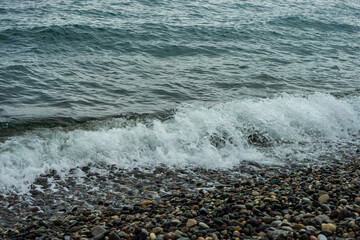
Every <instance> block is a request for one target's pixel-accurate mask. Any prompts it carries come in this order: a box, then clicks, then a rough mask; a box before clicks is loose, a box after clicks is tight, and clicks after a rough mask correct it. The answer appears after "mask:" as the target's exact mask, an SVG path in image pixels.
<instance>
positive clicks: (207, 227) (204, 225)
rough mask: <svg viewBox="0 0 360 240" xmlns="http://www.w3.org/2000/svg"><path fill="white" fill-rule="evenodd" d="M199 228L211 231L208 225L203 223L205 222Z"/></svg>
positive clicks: (200, 223)
mask: <svg viewBox="0 0 360 240" xmlns="http://www.w3.org/2000/svg"><path fill="white" fill-rule="evenodd" d="M199 226H200V227H201V228H205V229H210V227H209V226H208V225H207V224H206V223H203V222H199Z"/></svg>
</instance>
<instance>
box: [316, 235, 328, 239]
mask: <svg viewBox="0 0 360 240" xmlns="http://www.w3.org/2000/svg"><path fill="white" fill-rule="evenodd" d="M317 238H318V240H327V237H325V235H322V234H319V235H318V236H317Z"/></svg>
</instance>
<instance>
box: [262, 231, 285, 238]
mask: <svg viewBox="0 0 360 240" xmlns="http://www.w3.org/2000/svg"><path fill="white" fill-rule="evenodd" d="M288 234H289V232H288V231H284V230H275V231H269V232H267V234H266V236H267V237H269V238H272V239H277V238H281V237H283V238H286V236H287V235H288Z"/></svg>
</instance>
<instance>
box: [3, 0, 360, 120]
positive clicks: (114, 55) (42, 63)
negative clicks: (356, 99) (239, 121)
mask: <svg viewBox="0 0 360 240" xmlns="http://www.w3.org/2000/svg"><path fill="white" fill-rule="evenodd" d="M0 23H1V24H0V53H1V58H0V89H1V91H0V103H1V105H0V109H1V110H0V117H2V119H9V118H20V119H22V118H47V117H54V116H58V117H60V116H61V117H76V118H81V117H102V116H106V115H117V114H121V113H158V112H163V111H168V110H170V109H173V108H175V107H177V106H178V105H179V104H180V103H184V102H191V103H203V102H207V103H218V102H224V101H228V100H233V99H243V98H248V97H269V96H272V95H273V94H276V93H281V92H287V93H301V94H308V93H312V92H315V91H316V92H343V91H344V92H349V91H350V92H351V91H354V90H357V89H359V88H360V78H359V76H360V59H359V53H360V2H358V1H353V0H348V1H327V0H326V1H325V0H318V1H275V0H273V1H218V0H217V1H111V0H107V1H96V0H87V1H54V0H50V1H48V0H47V1H24V0H21V1H20V0H19V1H7V0H4V1H1V3H0Z"/></svg>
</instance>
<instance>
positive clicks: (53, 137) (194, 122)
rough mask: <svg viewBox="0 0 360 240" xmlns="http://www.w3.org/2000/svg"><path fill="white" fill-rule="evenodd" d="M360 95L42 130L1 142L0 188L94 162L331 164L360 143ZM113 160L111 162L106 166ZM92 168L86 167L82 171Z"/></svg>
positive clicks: (224, 106)
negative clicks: (329, 162) (329, 159)
mask: <svg viewBox="0 0 360 240" xmlns="http://www.w3.org/2000/svg"><path fill="white" fill-rule="evenodd" d="M359 133H360V96H358V95H350V96H345V97H335V96H332V95H329V94H320V93H318V94H312V95H308V96H300V95H298V96H295V95H287V94H283V95H281V96H278V97H274V98H268V99H261V100H259V99H257V100H254V99H247V100H237V101H230V102H225V103H221V104H215V105H212V106H205V105H190V104H188V105H183V106H182V107H180V108H178V109H177V110H176V112H175V113H174V114H172V115H169V116H168V117H166V119H162V120H160V119H156V118H152V117H142V118H140V117H138V118H133V119H129V118H109V119H105V120H94V121H91V122H88V123H87V124H86V126H82V127H79V128H75V129H69V128H66V127H56V128H50V129H49V128H46V129H42V128H39V129H35V130H32V131H28V132H26V133H23V134H20V135H17V136H11V137H8V138H7V139H6V140H5V141H3V142H1V143H0V149H1V151H0V159H1V162H0V189H1V191H2V192H7V191H16V192H21V193H26V192H27V191H28V190H29V189H30V186H31V184H32V183H33V182H34V180H35V179H36V178H37V177H39V176H40V175H42V174H47V173H49V172H50V171H53V170H55V171H56V172H57V174H59V175H60V176H61V177H66V176H67V174H68V173H69V171H70V170H71V169H74V168H75V169H76V168H80V167H85V166H91V169H92V170H91V171H95V172H99V173H101V174H104V175H106V169H107V167H111V166H112V167H114V166H115V167H117V168H119V169H126V170H129V171H130V170H133V169H134V168H136V169H140V171H151V170H153V169H155V168H157V167H166V168H171V169H196V168H203V169H217V170H224V169H229V170H231V169H232V168H234V167H238V166H240V165H241V163H243V162H246V161H248V162H254V163H259V164H272V165H283V164H295V165H300V166H301V165H303V166H306V165H307V164H314V163H318V164H321V161H324V163H326V160H327V159H328V158H330V157H334V156H339V155H341V154H339V153H346V154H353V153H355V152H356V150H357V149H358V148H359V145H360V139H359V138H360V134H359ZM106 166H107V167H106ZM83 175H84V173H82V171H81V170H79V169H78V171H77V176H76V177H77V178H79V180H80V179H81V178H82V176H83Z"/></svg>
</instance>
